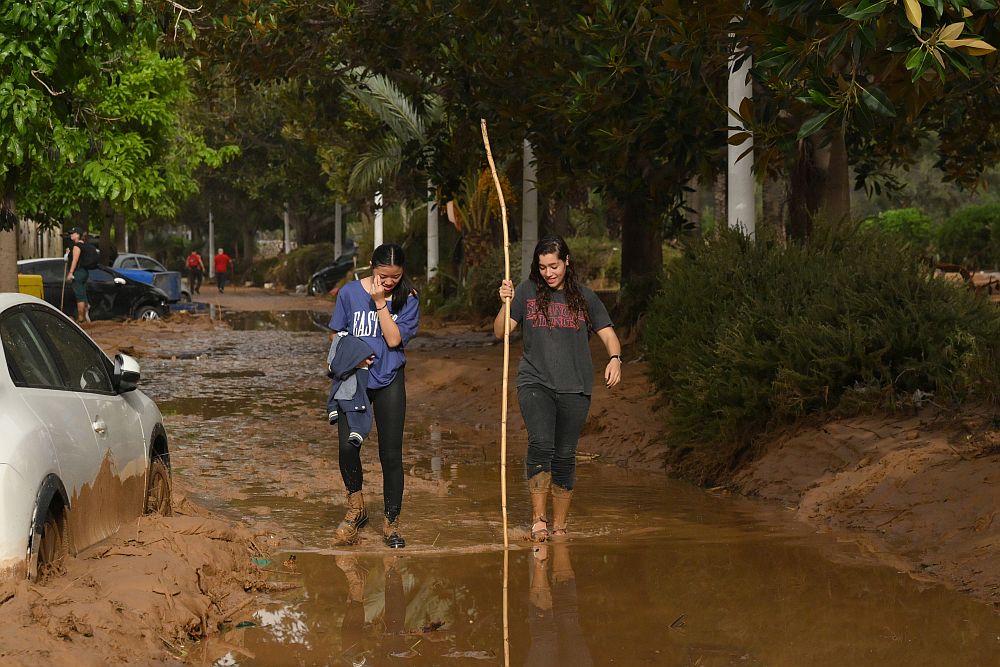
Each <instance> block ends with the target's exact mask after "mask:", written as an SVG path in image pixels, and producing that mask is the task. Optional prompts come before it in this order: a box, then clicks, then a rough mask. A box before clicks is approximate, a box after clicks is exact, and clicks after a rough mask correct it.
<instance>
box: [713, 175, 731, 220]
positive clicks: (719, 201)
mask: <svg viewBox="0 0 1000 667" xmlns="http://www.w3.org/2000/svg"><path fill="white" fill-rule="evenodd" d="M727 190H728V185H727V184H726V174H725V172H719V175H718V176H716V177H715V192H714V193H713V194H714V199H713V203H714V206H713V210H712V213H713V216H712V217H713V222H714V223H715V230H714V231H715V233H718V232H719V230H720V229H723V228H725V226H726V224H727V215H726V192H727Z"/></svg>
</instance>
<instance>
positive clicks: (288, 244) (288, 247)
mask: <svg viewBox="0 0 1000 667" xmlns="http://www.w3.org/2000/svg"><path fill="white" fill-rule="evenodd" d="M291 251H292V226H291V224H290V223H289V222H288V202H285V254H286V255H287V254H288V253H290V252H291Z"/></svg>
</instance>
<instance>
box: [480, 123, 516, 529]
mask: <svg viewBox="0 0 1000 667" xmlns="http://www.w3.org/2000/svg"><path fill="white" fill-rule="evenodd" d="M479 125H480V127H481V128H482V130H483V145H484V146H486V159H487V160H488V161H489V163H490V171H491V172H492V173H493V185H495V186H496V189H497V197H498V198H499V199H500V219H501V220H502V222H503V270H504V280H510V233H509V232H508V230H507V202H506V201H504V198H503V187H502V186H501V185H500V176H499V175H498V174H497V166H496V163H494V162H493V151H491V150H490V135H489V132H488V131H487V129H486V119H485V118H483V119H480V121H479ZM503 309H504V321H503V394H502V396H501V399H500V505H501V509H502V512H503V548H504V549H507V548H508V547H509V546H510V543H509V542H508V540H509V538H508V536H507V366H508V364H509V362H510V299H504V304H503Z"/></svg>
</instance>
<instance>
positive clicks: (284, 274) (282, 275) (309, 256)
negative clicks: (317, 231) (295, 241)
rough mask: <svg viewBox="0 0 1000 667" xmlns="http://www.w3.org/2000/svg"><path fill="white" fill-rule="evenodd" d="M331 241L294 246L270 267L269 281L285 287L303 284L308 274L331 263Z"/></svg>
mask: <svg viewBox="0 0 1000 667" xmlns="http://www.w3.org/2000/svg"><path fill="white" fill-rule="evenodd" d="M334 259H336V258H335V257H334V246H333V244H332V243H314V244H311V245H304V246H300V247H298V248H296V249H295V250H293V251H291V252H290V253H288V254H287V255H284V256H282V257H280V259H279V260H278V261H277V262H276V263H275V264H274V265H273V266H272V267H271V270H270V271H269V272H268V274H267V278H268V280H269V281H273V282H277V283H281V284H282V285H284V286H285V287H295V286H296V285H305V284H307V283H308V282H309V278H310V276H312V274H314V273H316V271H318V270H319V269H321V268H323V267H324V266H329V265H330V264H333V260H334Z"/></svg>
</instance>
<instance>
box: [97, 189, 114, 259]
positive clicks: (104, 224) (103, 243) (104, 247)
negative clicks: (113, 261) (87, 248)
mask: <svg viewBox="0 0 1000 667" xmlns="http://www.w3.org/2000/svg"><path fill="white" fill-rule="evenodd" d="M115 215H116V213H115V212H114V210H113V209H112V208H111V205H110V204H109V203H108V202H107V201H106V200H105V201H103V202H101V239H100V246H99V248H100V250H101V262H108V261H109V260H110V258H111V255H112V252H111V229H112V228H113V227H114V223H115Z"/></svg>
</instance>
